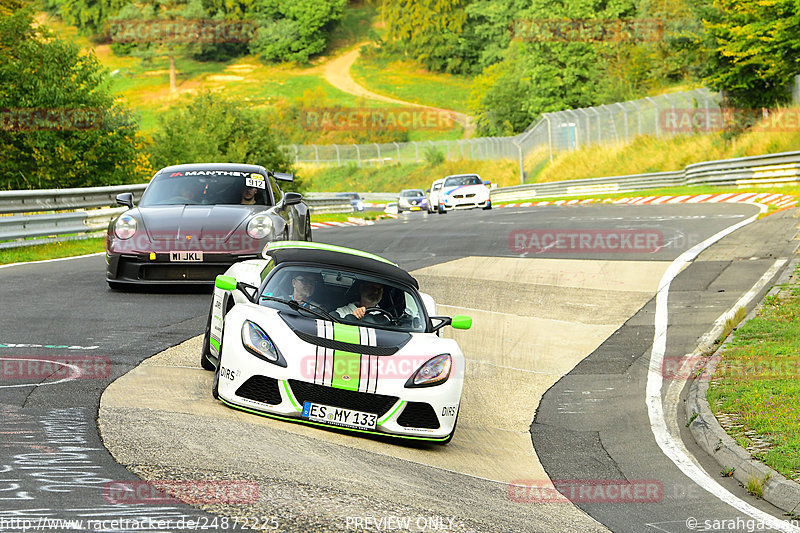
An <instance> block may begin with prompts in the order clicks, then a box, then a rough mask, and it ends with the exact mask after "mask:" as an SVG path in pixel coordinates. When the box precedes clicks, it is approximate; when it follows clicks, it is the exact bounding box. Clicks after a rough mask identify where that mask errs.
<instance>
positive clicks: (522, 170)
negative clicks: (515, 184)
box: [511, 141, 553, 185]
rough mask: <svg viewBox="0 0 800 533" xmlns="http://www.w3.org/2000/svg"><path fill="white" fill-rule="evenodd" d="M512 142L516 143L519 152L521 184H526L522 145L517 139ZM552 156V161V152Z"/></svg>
mask: <svg viewBox="0 0 800 533" xmlns="http://www.w3.org/2000/svg"><path fill="white" fill-rule="evenodd" d="M511 142H512V143H514V146H516V147H517V153H518V157H519V184H520V185H524V184H525V165H524V161H523V159H522V146H520V145H519V143H517V141H511ZM550 157H551V159H550V160H551V161H552V157H553V156H552V154H550Z"/></svg>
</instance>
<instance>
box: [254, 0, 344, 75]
mask: <svg viewBox="0 0 800 533" xmlns="http://www.w3.org/2000/svg"><path fill="white" fill-rule="evenodd" d="M346 5H347V0H292V1H290V2H287V1H284V0H253V4H252V7H251V8H250V10H249V11H248V15H249V16H252V17H254V18H255V20H256V22H257V24H258V26H259V27H258V31H257V32H256V34H255V37H254V38H253V40H252V41H251V42H250V51H251V52H252V53H254V54H256V55H258V56H259V57H260V58H261V59H263V60H264V61H297V62H299V63H305V62H307V61H308V58H309V56H311V55H314V54H318V53H320V52H322V51H323V50H325V47H326V46H327V44H328V33H329V32H330V30H331V29H332V28H333V26H334V25H335V24H336V23H337V22H338V21H339V20H341V18H342V14H343V13H344V7H345V6H346Z"/></svg>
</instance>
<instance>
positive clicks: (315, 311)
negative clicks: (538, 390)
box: [261, 295, 339, 322]
mask: <svg viewBox="0 0 800 533" xmlns="http://www.w3.org/2000/svg"><path fill="white" fill-rule="evenodd" d="M261 299H262V300H270V301H272V302H280V303H282V304H286V305H288V306H289V307H291V308H292V309H294V310H295V311H300V310H303V311H308V312H309V313H311V314H312V315H316V316H318V317H320V318H324V319H325V320H330V321H331V322H339V320H337V319H336V318H334V316H333V315H332V314H330V313H329V312H327V311H326V310H325V309H323V308H322V307H320V306H318V305H314V304H311V303H308V302H306V305H300V304H299V303H297V301H296V300H286V299H285V298H278V297H277V296H266V295H261Z"/></svg>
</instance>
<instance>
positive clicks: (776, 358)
mask: <svg viewBox="0 0 800 533" xmlns="http://www.w3.org/2000/svg"><path fill="white" fill-rule="evenodd" d="M798 278H800V269H797V270H795V272H794V275H793V276H792V278H791V279H790V281H789V283H787V284H786V285H785V286H783V287H782V290H781V292H780V294H779V295H777V296H771V297H768V298H766V299H765V300H764V304H763V307H762V308H761V310H760V311H759V312H758V314H757V315H756V316H755V317H754V318H752V319H751V320H749V321H748V322H746V323H744V324H743V325H742V326H741V327H739V328H738V329H737V330H735V331H734V334H733V339H732V340H731V341H730V342H729V343H728V344H727V345H726V346H725V348H724V350H723V352H722V359H721V361H720V363H719V365H718V366H717V370H716V372H715V374H714V376H713V378H712V381H711V383H710V387H709V390H708V394H707V398H708V401H709V404H710V405H711V409H712V410H713V411H714V413H715V414H716V415H717V416H719V415H726V416H725V418H727V419H729V420H733V421H735V423H732V424H726V425H727V426H728V427H727V431H728V432H729V433H730V434H731V436H733V437H734V438H735V439H736V440H737V441H738V442H740V443H742V444H744V446H745V448H748V449H750V450H751V453H752V454H753V456H754V457H755V458H756V459H759V460H760V461H762V462H764V464H766V465H768V466H770V467H771V468H773V469H775V470H777V471H778V472H780V473H781V474H782V475H784V476H786V477H787V478H790V479H794V480H800V380H799V379H798V370H800V279H798Z"/></svg>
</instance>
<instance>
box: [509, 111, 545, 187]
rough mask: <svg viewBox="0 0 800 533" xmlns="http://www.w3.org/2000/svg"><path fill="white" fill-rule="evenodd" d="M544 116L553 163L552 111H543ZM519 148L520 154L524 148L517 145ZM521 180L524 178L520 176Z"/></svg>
mask: <svg viewBox="0 0 800 533" xmlns="http://www.w3.org/2000/svg"><path fill="white" fill-rule="evenodd" d="M542 116H543V117H544V119H545V120H546V121H547V146H548V148H549V149H550V162H551V163H552V162H553V133H552V131H551V130H552V128H551V127H550V126H551V124H550V113H542ZM514 144H516V143H514ZM517 149H518V150H519V151H520V154H522V149H520V147H519V145H517ZM521 157H522V155H520V158H521ZM520 165H522V163H520ZM520 180H522V178H520Z"/></svg>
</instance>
